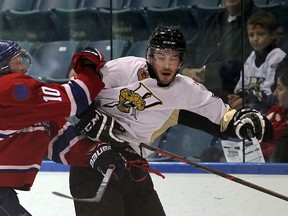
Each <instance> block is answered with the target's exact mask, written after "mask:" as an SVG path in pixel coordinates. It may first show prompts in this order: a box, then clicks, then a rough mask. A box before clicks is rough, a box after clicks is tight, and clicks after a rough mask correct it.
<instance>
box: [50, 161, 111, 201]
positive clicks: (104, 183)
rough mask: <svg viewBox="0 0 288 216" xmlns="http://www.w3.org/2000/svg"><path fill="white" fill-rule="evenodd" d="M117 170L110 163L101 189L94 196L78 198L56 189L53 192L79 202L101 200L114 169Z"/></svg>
mask: <svg viewBox="0 0 288 216" xmlns="http://www.w3.org/2000/svg"><path fill="white" fill-rule="evenodd" d="M114 170H115V165H113V164H110V165H109V166H108V169H107V171H106V174H105V175H104V177H103V180H102V182H101V184H100V186H99V189H98V190H97V192H96V195H95V197H92V198H76V197H71V196H68V195H66V194H63V193H59V192H56V191H52V193H53V194H54V195H56V196H59V197H62V198H67V199H72V200H74V201H79V202H100V201H101V199H102V197H103V195H104V192H105V190H106V188H107V185H108V183H109V181H110V179H111V176H112V173H113V171H114Z"/></svg>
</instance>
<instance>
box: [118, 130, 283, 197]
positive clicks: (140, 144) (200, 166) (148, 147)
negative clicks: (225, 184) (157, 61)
mask: <svg viewBox="0 0 288 216" xmlns="http://www.w3.org/2000/svg"><path fill="white" fill-rule="evenodd" d="M117 137H119V138H120V139H122V140H124V141H126V142H128V143H130V144H133V145H137V146H139V147H140V148H146V149H148V150H150V151H153V152H156V153H158V154H161V155H164V156H166V157H169V158H172V159H175V160H177V161H180V162H183V163H186V164H189V165H191V166H194V167H196V168H199V169H202V170H204V171H206V172H209V173H213V174H215V175H218V176H221V177H223V178H225V179H228V180H231V181H234V182H237V183H239V184H242V185H245V186H247V187H250V188H252V189H255V190H258V191H261V192H263V193H266V194H269V195H271V196H274V197H277V198H280V199H282V200H285V201H288V197H287V196H285V195H283V194H280V193H277V192H275V191H272V190H269V189H267V188H264V187H261V186H259V185H256V184H253V183H251V182H248V181H245V180H243V179H240V178H237V177H235V176H232V175H229V174H226V173H223V172H220V171H218V170H215V169H212V168H210V167H207V166H204V165H202V164H199V163H196V162H193V161H190V160H187V159H185V158H183V157H181V156H178V155H176V154H173V153H170V152H168V151H165V150H162V149H159V148H157V147H154V146H151V145H147V144H145V143H142V142H139V141H137V140H135V139H131V138H129V137H127V136H124V135H121V134H119V135H118V134H117ZM252 139H255V138H252Z"/></svg>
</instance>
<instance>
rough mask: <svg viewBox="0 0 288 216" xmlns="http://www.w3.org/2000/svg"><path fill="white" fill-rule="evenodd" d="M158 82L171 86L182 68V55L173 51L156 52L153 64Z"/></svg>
mask: <svg viewBox="0 0 288 216" xmlns="http://www.w3.org/2000/svg"><path fill="white" fill-rule="evenodd" d="M151 65H152V67H153V69H154V71H155V73H156V76H157V78H158V82H159V83H161V84H163V85H167V84H170V83H171V82H172V81H173V79H174V78H175V75H176V73H177V71H178V70H179V68H180V65H181V61H180V53H179V52H177V51H171V50H155V52H154V55H153V58H152V63H151Z"/></svg>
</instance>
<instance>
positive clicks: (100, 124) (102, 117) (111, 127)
mask: <svg viewBox="0 0 288 216" xmlns="http://www.w3.org/2000/svg"><path fill="white" fill-rule="evenodd" d="M96 107H97V105H96V104H95V103H92V104H91V105H90V106H89V107H88V109H87V110H86V111H85V112H84V113H82V114H80V115H78V116H77V117H78V118H80V121H79V122H78V123H77V124H76V125H75V127H76V129H77V130H78V131H79V132H80V133H82V134H85V135H86V136H87V137H88V138H90V139H91V140H93V141H104V142H107V143H109V144H110V145H112V146H113V147H122V146H123V145H127V144H128V143H127V142H125V141H123V140H122V139H119V138H118V137H117V136H116V135H115V134H114V133H115V132H117V133H123V132H125V129H124V128H123V127H122V126H121V125H120V124H119V123H118V122H117V121H116V120H115V118H114V117H113V116H110V115H108V114H106V113H103V112H101V111H99V110H97V108H96Z"/></svg>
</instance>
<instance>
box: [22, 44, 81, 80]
mask: <svg viewBox="0 0 288 216" xmlns="http://www.w3.org/2000/svg"><path fill="white" fill-rule="evenodd" d="M78 44H79V43H78V42H76V41H53V42H46V43H41V44H40V45H38V46H37V47H36V48H35V52H34V53H33V60H34V63H33V65H32V66H31V68H30V69H29V71H28V72H27V75H30V76H32V77H34V78H36V79H37V80H40V81H42V82H45V83H66V82H67V81H68V74H69V72H70V70H71V58H72V56H73V54H74V53H75V52H76V48H77V46H78Z"/></svg>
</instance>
